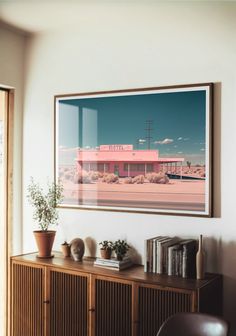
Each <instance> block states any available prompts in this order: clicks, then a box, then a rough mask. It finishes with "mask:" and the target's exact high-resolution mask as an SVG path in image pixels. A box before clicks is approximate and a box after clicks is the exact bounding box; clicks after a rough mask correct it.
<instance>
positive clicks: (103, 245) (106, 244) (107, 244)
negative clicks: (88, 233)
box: [99, 240, 113, 250]
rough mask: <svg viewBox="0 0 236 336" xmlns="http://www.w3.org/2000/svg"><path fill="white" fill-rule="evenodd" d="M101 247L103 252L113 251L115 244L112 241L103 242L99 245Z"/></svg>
mask: <svg viewBox="0 0 236 336" xmlns="http://www.w3.org/2000/svg"><path fill="white" fill-rule="evenodd" d="M99 245H101V249H103V250H112V249H113V243H112V241H110V240H103V241H101V242H100V243H99Z"/></svg>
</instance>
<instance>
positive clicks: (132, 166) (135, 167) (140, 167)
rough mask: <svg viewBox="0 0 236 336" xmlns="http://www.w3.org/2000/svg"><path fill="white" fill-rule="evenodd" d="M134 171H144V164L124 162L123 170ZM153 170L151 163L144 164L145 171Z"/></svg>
mask: <svg viewBox="0 0 236 336" xmlns="http://www.w3.org/2000/svg"><path fill="white" fill-rule="evenodd" d="M128 170H130V171H135V172H145V164H144V163H125V164H124V171H128ZM152 171H153V164H151V163H147V164H146V172H152Z"/></svg>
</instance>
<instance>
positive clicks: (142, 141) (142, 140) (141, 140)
mask: <svg viewBox="0 0 236 336" xmlns="http://www.w3.org/2000/svg"><path fill="white" fill-rule="evenodd" d="M138 142H139V143H140V144H144V143H145V142H146V140H145V139H138Z"/></svg>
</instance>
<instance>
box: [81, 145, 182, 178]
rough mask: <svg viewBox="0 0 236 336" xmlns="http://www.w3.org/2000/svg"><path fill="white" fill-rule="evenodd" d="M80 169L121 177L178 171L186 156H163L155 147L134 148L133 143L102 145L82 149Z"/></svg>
mask: <svg viewBox="0 0 236 336" xmlns="http://www.w3.org/2000/svg"><path fill="white" fill-rule="evenodd" d="M76 161H77V167H78V170H85V171H87V172H89V171H99V172H101V173H114V174H116V175H118V176H119V177H129V176H130V177H134V176H137V175H141V174H142V175H146V174H147V173H151V172H159V171H168V169H169V168H170V167H171V168H170V169H171V171H172V172H174V171H175V172H176V169H177V165H178V164H179V163H180V164H181V166H182V162H183V161H184V158H176V157H175V158H161V157H159V151H158V150H154V149H149V150H147V149H145V150H142V149H133V145H101V146H99V147H98V148H96V149H80V150H79V151H78V156H77V159H76Z"/></svg>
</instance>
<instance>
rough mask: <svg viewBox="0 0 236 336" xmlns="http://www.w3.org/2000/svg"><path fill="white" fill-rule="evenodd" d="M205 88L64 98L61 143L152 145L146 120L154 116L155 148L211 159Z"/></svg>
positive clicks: (165, 152) (198, 160) (165, 153)
mask: <svg viewBox="0 0 236 336" xmlns="http://www.w3.org/2000/svg"><path fill="white" fill-rule="evenodd" d="M205 101H206V93H205V91H204V90H199V91H185V92H170V93H154V94H138V95H129V96H113V97H96V98H86V99H85V98H81V99H67V100H61V101H60V104H59V145H60V146H63V147H67V148H74V147H84V148H89V147H90V148H91V147H96V146H99V145H105V144H133V146H134V148H135V149H147V147H148V142H147V139H146V136H147V131H146V130H145V128H146V120H152V125H151V128H152V131H151V132H150V135H151V137H152V139H151V142H150V148H151V149H158V150H159V154H160V156H161V157H184V158H185V159H186V160H189V161H191V162H192V164H195V163H199V164H204V163H205V131H206V129H205V127H206V126H205V124H206V110H205Z"/></svg>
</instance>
